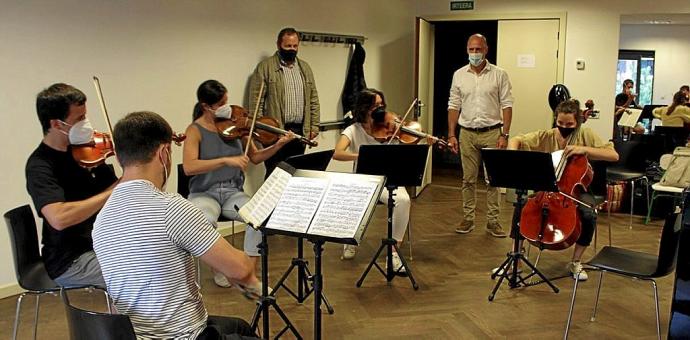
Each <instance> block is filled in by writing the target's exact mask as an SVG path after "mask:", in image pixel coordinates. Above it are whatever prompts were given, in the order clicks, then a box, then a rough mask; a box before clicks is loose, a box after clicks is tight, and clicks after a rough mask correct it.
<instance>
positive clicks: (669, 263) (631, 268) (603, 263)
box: [564, 212, 682, 339]
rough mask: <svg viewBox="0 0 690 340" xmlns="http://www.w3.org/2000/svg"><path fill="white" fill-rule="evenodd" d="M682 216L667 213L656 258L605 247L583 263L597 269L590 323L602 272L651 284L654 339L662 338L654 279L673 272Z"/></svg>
mask: <svg viewBox="0 0 690 340" xmlns="http://www.w3.org/2000/svg"><path fill="white" fill-rule="evenodd" d="M681 222H682V215H681V214H680V213H679V212H675V213H672V214H669V215H668V217H667V218H666V223H664V227H663V230H662V231H661V242H660V243H659V253H658V254H657V255H652V254H647V253H642V252H637V251H633V250H628V249H623V248H617V247H610V246H605V247H604V248H602V249H601V251H600V252H599V253H597V254H596V255H595V256H594V258H593V259H592V260H590V261H589V262H587V263H586V265H587V266H589V267H593V268H594V270H599V284H598V286H597V294H596V300H595V301H594V311H593V312H592V317H591V319H590V321H594V320H595V317H596V314H597V306H598V304H599V293H600V292H601V283H602V281H603V279H604V272H610V273H613V274H617V275H622V276H627V277H630V278H633V279H639V280H646V281H651V282H652V287H653V288H654V307H655V310H656V332H657V338H659V339H661V326H660V324H659V294H658V291H657V286H656V281H655V280H654V279H656V278H660V277H664V276H666V275H668V274H670V273H672V272H673V271H674V270H675V268H676V259H677V256H678V241H679V239H680V232H681V227H682V223H681ZM578 283H579V276H578V275H576V276H575V286H574V288H573V295H572V298H571V301H570V310H569V311H568V321H567V323H566V326H565V335H564V338H567V337H568V332H569V330H570V321H571V319H572V316H573V308H574V306H575V296H576V294H577V285H578Z"/></svg>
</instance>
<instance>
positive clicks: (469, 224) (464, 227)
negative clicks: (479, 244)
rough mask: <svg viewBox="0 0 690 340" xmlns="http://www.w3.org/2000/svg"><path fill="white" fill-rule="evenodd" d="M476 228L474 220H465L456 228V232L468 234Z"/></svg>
mask: <svg viewBox="0 0 690 340" xmlns="http://www.w3.org/2000/svg"><path fill="white" fill-rule="evenodd" d="M472 230H474V221H468V220H464V221H462V223H461V224H460V226H459V227H457V228H455V232H456V233H458V234H467V233H469V232H471V231H472Z"/></svg>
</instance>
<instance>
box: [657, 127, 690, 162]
mask: <svg viewBox="0 0 690 340" xmlns="http://www.w3.org/2000/svg"><path fill="white" fill-rule="evenodd" d="M654 135H655V136H658V138H659V140H660V143H659V144H660V145H659V147H660V150H658V152H659V155H658V156H659V157H661V155H662V154H665V153H673V150H674V149H675V148H676V147H677V146H685V144H686V143H687V140H688V135H690V130H688V129H687V128H685V127H676V126H657V127H656V128H655V129H654ZM657 158H658V157H657Z"/></svg>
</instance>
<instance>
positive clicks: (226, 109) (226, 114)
mask: <svg viewBox="0 0 690 340" xmlns="http://www.w3.org/2000/svg"><path fill="white" fill-rule="evenodd" d="M214 114H215V116H216V117H218V118H230V117H232V105H230V104H225V105H222V106H220V107H219V108H217V109H216V112H215V113H214Z"/></svg>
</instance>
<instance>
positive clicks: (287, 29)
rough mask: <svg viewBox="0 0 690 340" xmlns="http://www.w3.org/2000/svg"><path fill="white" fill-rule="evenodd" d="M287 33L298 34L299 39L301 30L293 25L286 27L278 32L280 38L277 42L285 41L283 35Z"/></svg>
mask: <svg viewBox="0 0 690 340" xmlns="http://www.w3.org/2000/svg"><path fill="white" fill-rule="evenodd" d="M286 35H296V36H297V40H299V32H297V30H296V29H294V28H292V27H285V28H283V29H282V30H280V32H278V40H276V43H277V44H278V45H280V43H281V42H282V41H283V37H284V36H286Z"/></svg>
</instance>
